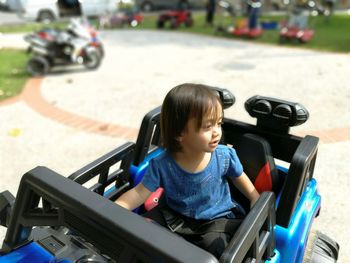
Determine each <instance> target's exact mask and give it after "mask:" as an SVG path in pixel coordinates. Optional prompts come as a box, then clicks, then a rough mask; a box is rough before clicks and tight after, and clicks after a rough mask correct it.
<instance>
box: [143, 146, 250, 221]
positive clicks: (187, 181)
mask: <svg viewBox="0 0 350 263" xmlns="http://www.w3.org/2000/svg"><path fill="white" fill-rule="evenodd" d="M242 173H243V167H242V164H241V162H240V161H239V159H238V157H237V154H236V151H235V150H234V149H233V148H230V147H227V146H224V145H219V146H218V147H217V148H216V149H215V151H214V152H213V153H212V155H211V159H210V162H209V164H208V165H207V167H206V168H205V169H204V170H202V171H200V172H197V173H189V172H187V171H185V170H184V169H182V168H181V167H180V166H179V165H178V164H177V163H176V162H175V160H174V159H173V158H172V157H171V155H170V154H169V153H168V152H167V151H164V152H163V153H161V154H160V155H159V156H157V157H155V158H154V159H152V160H151V161H150V163H149V166H148V169H147V171H146V173H145V176H144V178H143V180H142V184H143V185H144V186H145V187H146V188H147V189H148V190H150V191H151V192H153V191H155V190H156V189H157V188H159V187H163V188H164V193H165V198H166V202H167V204H168V206H169V207H170V208H172V209H173V210H175V211H177V212H179V213H180V214H182V215H184V216H187V217H190V218H194V219H204V220H211V219H214V218H217V217H222V216H226V215H228V214H230V213H231V211H230V210H231V209H232V208H233V207H235V206H239V205H238V203H237V202H236V201H234V200H233V199H232V198H231V195H230V189H229V185H228V182H227V179H226V176H232V177H238V176H240V175H241V174H242ZM239 207H240V206H239ZM239 207H237V208H239Z"/></svg>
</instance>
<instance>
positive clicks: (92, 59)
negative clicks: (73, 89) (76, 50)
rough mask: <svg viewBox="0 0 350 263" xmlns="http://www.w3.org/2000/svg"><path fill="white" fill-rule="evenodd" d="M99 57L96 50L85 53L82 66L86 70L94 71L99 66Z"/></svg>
mask: <svg viewBox="0 0 350 263" xmlns="http://www.w3.org/2000/svg"><path fill="white" fill-rule="evenodd" d="M100 63H101V56H100V54H99V52H98V51H97V50H93V51H89V52H86V55H85V56H84V61H83V64H84V66H85V67H86V68H88V69H96V68H98V67H99V66H100Z"/></svg>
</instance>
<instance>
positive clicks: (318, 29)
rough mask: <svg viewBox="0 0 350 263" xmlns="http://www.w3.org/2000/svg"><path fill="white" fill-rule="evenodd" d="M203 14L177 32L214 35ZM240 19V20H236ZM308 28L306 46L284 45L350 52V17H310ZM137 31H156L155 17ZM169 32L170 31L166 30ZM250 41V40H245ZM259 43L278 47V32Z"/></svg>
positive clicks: (267, 32) (228, 20) (267, 34)
mask: <svg viewBox="0 0 350 263" xmlns="http://www.w3.org/2000/svg"><path fill="white" fill-rule="evenodd" d="M204 18H205V17H204V15H203V14H196V15H194V26H193V27H191V28H186V27H184V26H183V25H182V26H181V27H180V28H178V29H177V30H178V31H182V32H191V33H197V34H204V35H211V36H214V35H215V29H214V28H212V27H208V26H205V22H204V21H205V20H204ZM238 19H240V18H238ZM283 19H285V17H282V16H262V17H261V18H260V20H261V21H276V22H281V21H282V20H283ZM216 21H217V23H219V22H221V24H223V25H225V26H229V25H232V24H233V22H234V21H233V20H232V18H229V17H225V18H224V19H221V18H220V17H216ZM309 22H310V23H309V24H310V26H311V27H312V28H313V29H314V30H315V36H314V38H313V39H312V41H311V42H309V43H306V44H302V45H301V44H300V43H297V42H292V43H288V44H285V45H288V46H294V47H302V48H308V49H314V50H323V51H331V52H339V53H348V52H350V34H349V28H350V15H334V16H332V17H331V19H330V20H329V21H326V20H325V18H324V17H322V16H318V17H312V18H310V20H309ZM139 29H156V17H154V16H148V17H145V21H144V23H143V24H141V26H140V27H139ZM167 30H170V29H167ZM216 36H221V37H227V38H232V39H233V38H234V37H233V36H230V35H223V34H220V35H218V34H216ZM247 41H252V40H247ZM253 41H255V42H259V43H267V44H273V45H279V30H265V31H264V34H263V35H262V37H260V38H258V39H255V40H253Z"/></svg>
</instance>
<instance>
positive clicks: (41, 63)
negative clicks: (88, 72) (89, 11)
mask: <svg viewBox="0 0 350 263" xmlns="http://www.w3.org/2000/svg"><path fill="white" fill-rule="evenodd" d="M24 39H25V41H27V42H28V43H29V44H30V46H29V48H28V52H29V53H31V54H32V57H31V58H30V59H29V61H28V62H27V71H28V73H29V74H31V75H32V76H42V75H45V74H47V73H48V72H49V71H50V69H51V68H52V67H54V66H57V65H71V64H78V65H84V66H85V67H86V68H88V69H96V68H98V67H99V65H100V63H101V60H102V58H103V57H104V48H103V44H102V42H101V41H100V40H99V38H98V36H97V31H96V30H95V29H94V28H93V27H92V26H91V25H90V24H89V23H88V21H87V20H85V19H71V21H70V24H69V25H68V26H67V28H66V29H65V30H60V29H53V28H44V29H42V30H40V31H37V32H35V33H32V34H28V35H26V36H25V37H24Z"/></svg>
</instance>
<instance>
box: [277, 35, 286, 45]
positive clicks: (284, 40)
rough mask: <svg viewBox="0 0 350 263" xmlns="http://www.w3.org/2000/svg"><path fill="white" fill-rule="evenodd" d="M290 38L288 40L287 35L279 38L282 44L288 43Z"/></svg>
mask: <svg viewBox="0 0 350 263" xmlns="http://www.w3.org/2000/svg"><path fill="white" fill-rule="evenodd" d="M287 41H288V40H287V38H286V37H285V36H280V39H279V42H280V44H284V43H286V42H287Z"/></svg>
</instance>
